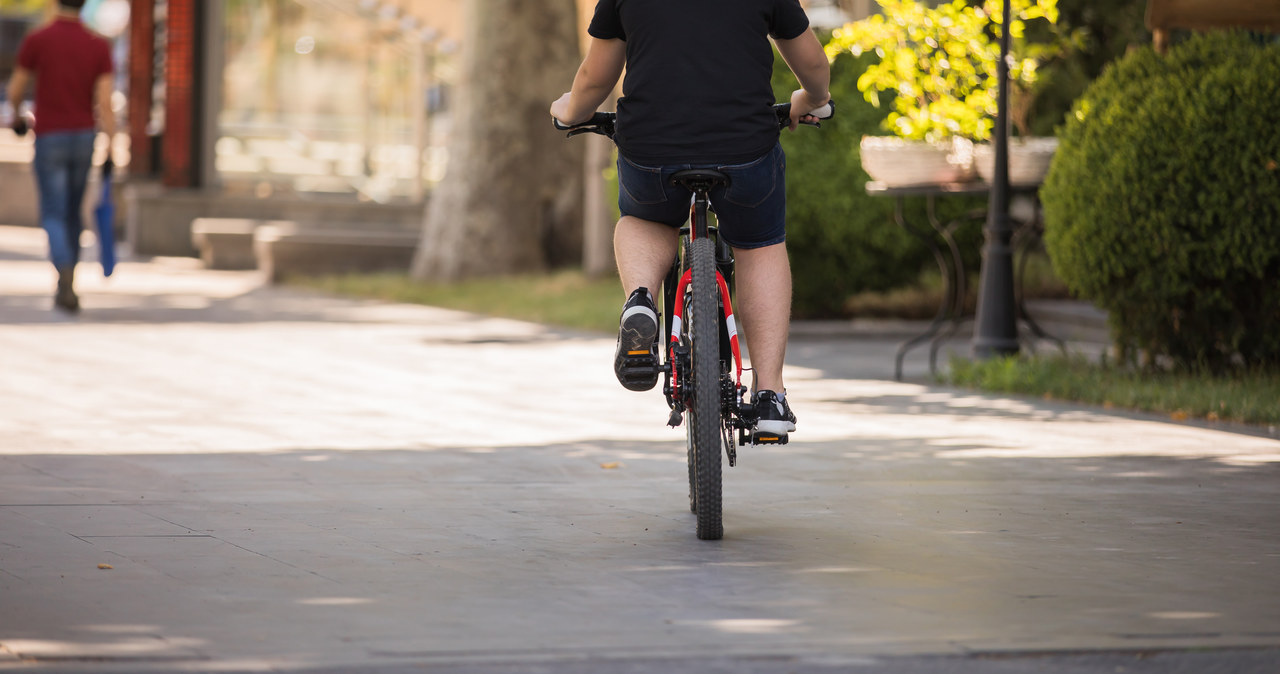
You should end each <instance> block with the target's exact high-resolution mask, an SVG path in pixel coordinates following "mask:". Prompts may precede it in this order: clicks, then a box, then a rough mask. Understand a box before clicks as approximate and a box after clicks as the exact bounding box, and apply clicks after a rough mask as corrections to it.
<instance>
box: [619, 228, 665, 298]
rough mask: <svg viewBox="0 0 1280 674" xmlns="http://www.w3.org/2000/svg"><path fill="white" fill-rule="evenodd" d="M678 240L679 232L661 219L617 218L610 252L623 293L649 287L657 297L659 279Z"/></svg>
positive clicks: (660, 280)
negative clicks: (616, 267)
mask: <svg viewBox="0 0 1280 674" xmlns="http://www.w3.org/2000/svg"><path fill="white" fill-rule="evenodd" d="M678 239H679V232H678V231H677V230H676V229H675V228H674V227H668V226H666V225H664V224H662V223H660V222H651V221H649V220H641V219H640V218H636V217H632V216H630V215H627V216H623V218H622V219H621V220H619V221H618V227H617V229H615V230H614V232H613V254H614V258H615V259H617V261H618V276H619V277H621V279H622V292H623V294H624V295H630V294H631V291H633V290H635V289H636V288H648V289H649V292H651V293H653V295H654V296H655V297H657V295H658V288H659V287H660V286H661V285H662V279H663V278H664V277H665V276H666V275H667V270H669V269H671V261H672V260H674V259H675V257H676V246H677V245H678V244H679V241H678Z"/></svg>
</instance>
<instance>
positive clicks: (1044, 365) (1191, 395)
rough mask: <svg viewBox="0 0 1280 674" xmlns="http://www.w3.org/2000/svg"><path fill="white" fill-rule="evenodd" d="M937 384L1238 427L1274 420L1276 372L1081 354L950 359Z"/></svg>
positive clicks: (1279, 385)
mask: <svg viewBox="0 0 1280 674" xmlns="http://www.w3.org/2000/svg"><path fill="white" fill-rule="evenodd" d="M942 380H943V382H944V383H947V384H951V385H955V386H962V387H967V388H976V389H981V390H984V391H995V392H1001V393H1015V394H1019V395H1026V396H1035V397H1040V398H1045V399H1051V400H1067V401H1073V402H1082V403H1086V404H1091V405H1099V406H1102V407H1105V408H1107V409H1127V410H1137V411H1143V412H1154V413H1157V414H1167V415H1169V416H1170V417H1171V418H1172V419H1174V420H1177V421H1183V420H1186V419H1205V420H1208V421H1231V422H1237V423H1245V424H1256V425H1274V424H1277V423H1280V405H1277V404H1276V401H1277V400H1280V372H1248V373H1242V374H1237V375H1235V376H1231V377H1223V376H1214V375H1210V374H1207V373H1169V372H1154V373H1153V372H1145V371H1134V370H1130V369H1125V368H1120V367H1117V366H1114V365H1108V364H1106V363H1095V362H1091V361H1089V360H1088V359H1086V358H1084V357H1081V356H1073V357H1064V356H1043V357H1032V358H1018V357H1011V358H993V359H991V360H985V361H972V360H967V359H962V358H954V359H952V361H951V367H950V369H949V371H948V372H947V374H946V375H944V376H943V377H942Z"/></svg>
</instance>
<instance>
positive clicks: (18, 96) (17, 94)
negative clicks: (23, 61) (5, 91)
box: [9, 66, 31, 128]
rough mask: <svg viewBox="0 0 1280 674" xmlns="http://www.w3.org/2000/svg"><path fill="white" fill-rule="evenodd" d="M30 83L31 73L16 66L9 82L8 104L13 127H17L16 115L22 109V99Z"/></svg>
mask: <svg viewBox="0 0 1280 674" xmlns="http://www.w3.org/2000/svg"><path fill="white" fill-rule="evenodd" d="M30 82H31V71H30V70H27V69H26V68H23V67H22V66H18V67H17V68H15V69H14V71H13V77H12V78H10V80H9V104H10V105H12V106H13V126H14V127H15V128H16V127H17V126H18V125H19V123H20V122H19V121H18V113H19V111H20V110H21V108H22V97H23V96H25V95H26V93H27V85H28V84H29V83H30Z"/></svg>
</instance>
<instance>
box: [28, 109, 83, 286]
mask: <svg viewBox="0 0 1280 674" xmlns="http://www.w3.org/2000/svg"><path fill="white" fill-rule="evenodd" d="M96 135H97V132H96V131H94V130H92V129H86V130H84V131H56V132H52V133H42V134H37V135H36V157H35V162H34V164H33V165H34V167H35V172H36V185H37V186H38V187H39V189H40V226H41V227H44V231H45V233H46V234H47V235H48V236H49V259H50V260H51V261H52V262H53V266H55V267H57V268H58V269H66V268H68V267H74V266H75V265H76V263H77V262H79V261H80V230H81V229H83V227H84V223H83V222H82V220H83V218H81V216H80V213H81V211H82V205H83V204H84V192H85V188H86V187H88V185H89V168H90V166H92V165H93V141H94V138H95V137H96Z"/></svg>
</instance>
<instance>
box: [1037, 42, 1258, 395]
mask: <svg viewBox="0 0 1280 674" xmlns="http://www.w3.org/2000/svg"><path fill="white" fill-rule="evenodd" d="M1277 82H1280V45H1274V44H1273V45H1271V46H1267V47H1259V46H1257V45H1256V44H1255V43H1254V42H1252V41H1250V40H1249V39H1248V38H1247V37H1246V36H1244V35H1241V34H1233V33H1218V34H1211V35H1207V36H1202V37H1197V38H1195V39H1192V40H1190V41H1188V42H1186V43H1184V44H1182V45H1180V46H1178V47H1177V48H1175V49H1174V50H1172V51H1171V52H1170V53H1169V55H1168V56H1167V57H1161V56H1159V55H1157V54H1155V53H1154V52H1153V51H1152V50H1151V49H1150V48H1149V47H1148V48H1144V49H1140V50H1137V51H1135V52H1132V53H1131V54H1129V55H1128V56H1126V57H1125V58H1124V59H1122V60H1120V61H1118V62H1116V63H1115V64H1114V65H1113V66H1111V67H1109V68H1108V69H1107V70H1106V71H1105V72H1104V73H1103V75H1102V76H1101V77H1100V78H1099V79H1098V80H1097V81H1096V82H1095V83H1094V84H1093V85H1092V86H1091V87H1090V88H1089V89H1088V90H1087V91H1086V92H1085V94H1084V96H1082V97H1081V99H1080V100H1078V101H1077V102H1076V105H1075V106H1074V108H1073V110H1072V114H1071V116H1069V117H1068V120H1067V124H1066V125H1065V126H1064V127H1063V128H1062V129H1061V130H1060V132H1059V139H1060V142H1061V146H1060V148H1059V150H1058V154H1057V156H1056V158H1055V160H1054V163H1053V166H1052V169H1051V170H1050V173H1049V176H1048V178H1047V180H1046V182H1045V185H1044V187H1043V189H1042V191H1041V197H1042V199H1043V202H1044V213H1045V221H1046V232H1045V243H1046V247H1047V250H1048V252H1049V255H1050V257H1051V258H1052V259H1053V264H1054V268H1055V269H1056V271H1057V272H1058V275H1059V276H1060V277H1061V278H1062V279H1063V280H1064V281H1065V282H1066V283H1067V285H1068V286H1069V287H1070V288H1071V289H1072V291H1073V292H1074V293H1076V294H1077V295H1079V296H1081V297H1084V298H1088V299H1091V300H1093V301H1094V302H1096V303H1097V304H1098V305H1099V306H1101V307H1103V308H1104V309H1106V310H1108V312H1109V313H1110V320H1111V326H1112V333H1113V337H1114V338H1115V340H1116V343H1117V346H1119V347H1120V350H1121V354H1122V355H1123V356H1124V357H1125V359H1126V360H1128V361H1130V362H1133V361H1136V360H1138V358H1139V356H1141V357H1142V358H1143V360H1144V361H1145V363H1146V364H1152V363H1157V362H1165V361H1167V362H1170V363H1172V364H1174V365H1178V366H1181V367H1205V368H1209V369H1213V370H1224V369H1229V368H1230V367H1232V366H1267V367H1269V366H1275V365H1280V170H1277V169H1278V167H1277V162H1278V161H1280V132H1278V131H1277V130H1278V129H1280V106H1277V104H1276V91H1277V90H1276V83H1277Z"/></svg>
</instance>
